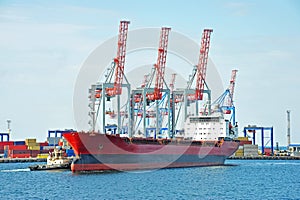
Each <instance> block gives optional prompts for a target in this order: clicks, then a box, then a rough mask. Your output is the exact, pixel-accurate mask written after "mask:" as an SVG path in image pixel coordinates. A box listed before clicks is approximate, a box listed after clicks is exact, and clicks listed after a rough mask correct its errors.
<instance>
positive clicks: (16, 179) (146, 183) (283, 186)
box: [0, 160, 300, 199]
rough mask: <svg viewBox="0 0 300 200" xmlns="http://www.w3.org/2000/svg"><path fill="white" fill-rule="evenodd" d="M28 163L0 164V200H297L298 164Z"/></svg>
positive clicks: (299, 188) (282, 161)
mask: <svg viewBox="0 0 300 200" xmlns="http://www.w3.org/2000/svg"><path fill="white" fill-rule="evenodd" d="M33 164H36V163H3V164H0V183H1V186H0V187H1V189H0V199H300V161H299V160H227V161H226V166H218V167H195V168H178V169H161V170H151V171H134V172H110V173H107V172H106V173H88V174H73V173H72V172H70V171H30V170H29V169H28V166H30V165H33Z"/></svg>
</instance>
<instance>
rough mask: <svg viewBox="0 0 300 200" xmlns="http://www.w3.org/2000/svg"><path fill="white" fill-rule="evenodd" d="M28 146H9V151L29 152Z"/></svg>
mask: <svg viewBox="0 0 300 200" xmlns="http://www.w3.org/2000/svg"><path fill="white" fill-rule="evenodd" d="M27 148H28V147H27V145H16V146H9V150H27Z"/></svg>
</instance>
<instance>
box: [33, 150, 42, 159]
mask: <svg viewBox="0 0 300 200" xmlns="http://www.w3.org/2000/svg"><path fill="white" fill-rule="evenodd" d="M40 153H41V152H40V150H31V157H32V158H36V157H37V155H38V154H40Z"/></svg>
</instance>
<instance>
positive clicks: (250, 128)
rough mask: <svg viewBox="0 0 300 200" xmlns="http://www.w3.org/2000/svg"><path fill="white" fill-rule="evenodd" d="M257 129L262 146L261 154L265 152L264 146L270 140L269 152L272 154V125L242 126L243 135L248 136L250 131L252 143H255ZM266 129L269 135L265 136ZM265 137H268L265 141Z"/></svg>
mask: <svg viewBox="0 0 300 200" xmlns="http://www.w3.org/2000/svg"><path fill="white" fill-rule="evenodd" d="M257 131H260V133H261V147H262V154H264V153H265V148H266V146H267V144H268V143H269V142H270V143H271V151H272V152H271V153H272V155H274V134H273V127H261V126H260V127H258V126H248V127H244V137H247V136H248V133H252V137H251V138H252V141H253V143H252V144H255V138H256V137H255V133H257ZM266 131H270V135H269V137H267V136H266V135H265V133H266ZM265 139H269V140H267V141H265Z"/></svg>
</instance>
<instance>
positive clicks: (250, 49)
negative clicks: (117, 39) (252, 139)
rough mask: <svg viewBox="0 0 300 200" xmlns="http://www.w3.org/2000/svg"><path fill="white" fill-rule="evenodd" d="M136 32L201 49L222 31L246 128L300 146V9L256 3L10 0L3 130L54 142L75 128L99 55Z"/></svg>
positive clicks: (0, 0)
mask: <svg viewBox="0 0 300 200" xmlns="http://www.w3.org/2000/svg"><path fill="white" fill-rule="evenodd" d="M124 19H126V20H130V21H131V24H130V29H132V30H134V29H138V28H145V27H161V26H169V27H172V30H175V31H177V32H179V33H182V34H184V35H186V36H187V37H189V38H191V39H192V40H194V41H196V42H199V41H200V37H201V33H202V30H203V29H204V28H213V29H214V32H213V34H212V38H211V48H210V52H209V56H210V59H211V60H212V61H213V63H214V65H215V66H216V67H217V69H218V71H219V74H220V76H221V78H222V80H223V84H224V87H227V85H228V83H229V78H230V74H231V70H232V69H238V70H239V71H238V74H237V82H236V88H235V94H234V98H235V106H236V110H237V111H236V112H237V113H236V118H237V121H238V122H239V127H240V135H241V136H242V129H243V127H244V126H248V125H257V126H266V127H270V126H273V127H274V134H275V136H274V140H275V142H279V145H281V146H284V145H286V143H287V139H286V133H287V121H286V118H287V117H286V110H291V142H292V143H300V123H299V119H300V114H299V113H300V105H299V102H300V92H299V88H300V79H299V75H300V66H299V65H300V57H299V55H300V25H299V21H300V3H299V2H298V1H296V0H294V1H291V0H290V1H288V0H287V1H285V0H282V1H280V0H265V1H259V0H252V1H230V0H228V1H221V0H212V1H199V0H195V1H193V0H187V1H162V2H161V1H158V0H152V1H133V0H132V1H121V0H120V1H116V0H112V1H55V0H54V1H34V0H28V1H14V0H11V1H6V0H0V27H1V28H0V91H1V98H0V131H1V132H6V128H7V125H6V120H7V119H10V120H12V123H11V128H12V135H11V138H12V139H13V140H20V139H24V138H37V139H38V141H44V140H45V139H46V137H47V131H48V130H49V129H66V128H74V129H76V127H75V126H76V125H75V122H74V116H73V92H74V85H75V83H76V78H77V76H78V73H79V71H80V69H81V67H82V64H83V63H84V61H85V60H86V58H87V57H88V56H89V54H90V53H91V52H92V51H93V50H94V49H95V48H97V46H99V45H101V44H102V43H103V42H105V41H106V40H108V39H109V38H111V37H113V36H116V35H117V31H118V25H119V21H120V20H124Z"/></svg>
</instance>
